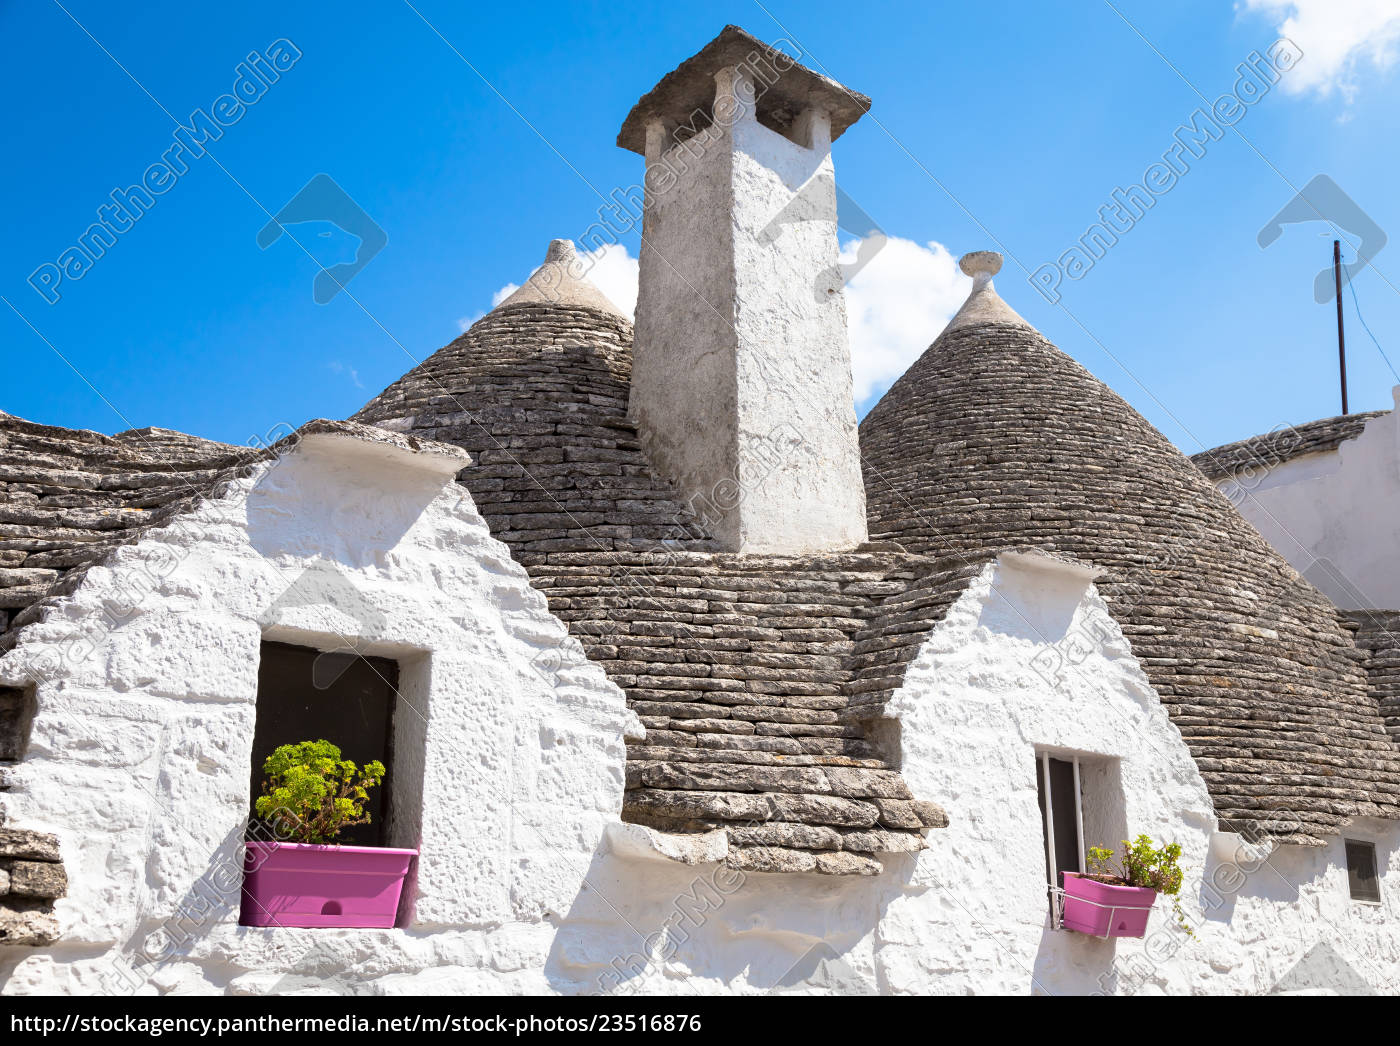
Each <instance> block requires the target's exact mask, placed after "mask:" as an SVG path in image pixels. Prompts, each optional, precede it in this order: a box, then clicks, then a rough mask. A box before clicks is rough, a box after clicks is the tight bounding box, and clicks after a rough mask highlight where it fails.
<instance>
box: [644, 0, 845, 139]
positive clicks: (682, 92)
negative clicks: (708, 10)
mask: <svg viewBox="0 0 1400 1046" xmlns="http://www.w3.org/2000/svg"><path fill="white" fill-rule="evenodd" d="M730 66H739V67H741V68H744V69H746V70H748V72H749V75H750V78H751V79H752V80H753V81H754V87H755V89H756V92H755V93H756V94H757V95H758V121H759V123H762V124H764V125H765V126H767V127H770V128H772V129H773V130H776V131H778V132H779V133H780V134H785V135H788V136H789V137H791V136H792V134H791V131H792V126H793V123H794V122H795V121H796V120H797V118H798V117H800V116H801V115H802V114H803V113H804V112H805V111H806V110H808V109H813V108H816V109H824V110H826V112H827V113H829V114H830V116H831V140H832V141H835V140H836V139H837V138H839V137H840V136H841V135H842V134H843V133H844V132H845V131H846V129H847V128H848V127H850V126H851V125H852V124H853V123H855V122H856V121H857V120H859V119H860V118H861V117H862V116H864V115H865V114H866V113H867V112H869V111H870V99H869V98H867V97H866V96H865V95H863V94H859V93H858V92H856V91H852V90H851V89H850V88H848V87H844V86H842V85H841V84H839V83H837V82H836V81H835V80H832V79H830V78H829V77H826V76H823V75H821V73H816V72H813V71H812V70H811V69H808V68H807V67H806V66H803V65H799V64H798V62H797V60H796V59H794V58H793V57H792V56H791V55H789V54H785V53H784V52H782V51H779V50H777V49H776V48H774V47H770V46H768V45H767V44H765V43H764V42H763V41H762V40H760V39H758V38H757V37H755V36H751V35H750V34H748V33H746V32H744V30H742V29H740V28H739V27H738V26H737V25H727V26H725V27H724V29H723V31H722V32H721V33H720V34H719V36H717V37H715V38H714V39H713V40H711V41H710V42H709V43H708V44H706V45H705V46H704V47H702V48H701V49H700V50H699V51H698V52H697V53H696V54H694V55H692V56H691V57H690V58H687V59H686V60H685V61H684V62H682V63H681V64H680V65H678V66H677V67H676V68H675V69H674V70H673V71H671V72H669V73H667V74H666V75H665V76H664V77H663V78H662V79H661V82H660V83H658V84H657V85H656V86H655V87H653V88H652V89H651V90H650V91H648V92H647V93H646V94H645V95H643V96H642V99H641V101H639V102H638V103H637V104H636V105H634V106H633V107H632V111H631V112H630V113H628V114H627V119H626V120H625V121H623V124H622V130H620V131H619V132H618V134H617V144H618V145H619V146H620V147H621V148H623V149H630V150H631V151H632V152H634V153H639V154H640V155H642V156H645V155H646V143H647V123H648V122H649V121H651V120H658V119H659V120H662V121H663V122H665V123H667V124H670V125H671V126H673V127H687V126H690V125H691V122H692V119H693V118H696V113H697V112H698V113H700V114H701V116H700V117H699V118H696V119H695V126H696V129H697V130H700V129H703V127H704V126H708V124H709V122H710V119H711V117H710V113H711V110H712V109H713V107H714V101H715V73H717V72H719V71H720V70H721V69H725V68H728V67H730Z"/></svg>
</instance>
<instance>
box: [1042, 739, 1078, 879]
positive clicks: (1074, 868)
mask: <svg viewBox="0 0 1400 1046" xmlns="http://www.w3.org/2000/svg"><path fill="white" fill-rule="evenodd" d="M1035 769H1036V774H1035V779H1036V791H1037V793H1038V798H1039V800H1040V823H1041V827H1042V828H1043V829H1044V832H1045V881H1046V884H1047V885H1049V886H1052V887H1060V886H1063V885H1064V878H1063V873H1065V872H1082V871H1083V870H1084V864H1083V860H1084V840H1083V839H1082V838H1081V837H1082V835H1083V830H1082V828H1081V825H1080V818H1081V808H1080V798H1079V765H1078V760H1077V759H1074V760H1067V759H1056V758H1055V757H1054V756H1050V755H1045V754H1041V755H1039V756H1037V758H1036V767H1035Z"/></svg>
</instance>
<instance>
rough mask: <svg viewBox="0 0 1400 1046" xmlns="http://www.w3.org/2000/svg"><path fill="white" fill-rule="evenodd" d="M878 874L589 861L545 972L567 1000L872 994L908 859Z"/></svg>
mask: <svg viewBox="0 0 1400 1046" xmlns="http://www.w3.org/2000/svg"><path fill="white" fill-rule="evenodd" d="M883 860H884V863H885V872H884V873H883V874H882V875H879V876H872V877H862V876H824V875H816V874H791V873H765V872H744V871H738V870H735V869H731V868H728V867H726V866H725V865H723V864H721V863H706V864H697V865H684V864H681V863H679V862H675V861H669V860H665V859H660V858H658V859H657V860H655V861H647V860H635V859H632V858H622V857H619V856H617V855H614V854H612V853H610V852H608V851H607V843H606V842H604V844H603V847H601V848H600V849H599V851H597V852H596V853H595V854H594V856H593V859H592V861H591V862H590V864H589V867H588V870H587V872H586V873H585V875H584V877H583V883H582V884H581V886H580V889H579V891H578V893H577V895H576V896H575V897H574V899H573V902H572V904H571V905H570V907H569V911H568V913H567V915H565V916H564V918H563V920H562V922H561V923H560V925H559V927H558V929H557V930H556V932H555V935H554V940H553V942H552V945H551V947H550V951H549V956H548V959H547V960H546V963H545V976H546V978H547V979H548V982H549V984H550V986H551V987H552V988H554V989H555V990H556V991H559V992H562V993H564V994H569V995H603V996H613V995H615V996H620V997H625V996H629V995H642V994H655V993H670V994H708V993H711V992H715V991H719V990H722V989H725V990H731V991H738V992H742V993H747V994H764V993H767V994H799V995H802V994H822V995H825V994H840V995H875V994H881V993H883V992H885V991H887V990H888V986H887V984H886V979H885V976H884V972H883V969H882V968H881V965H880V963H879V962H878V961H877V956H876V954H875V951H874V943H873V942H874V937H875V934H874V931H875V930H876V928H877V927H878V926H879V925H880V923H881V921H882V920H883V919H884V917H885V914H886V911H887V909H888V907H889V905H890V903H891V902H892V901H894V900H895V899H897V898H899V897H901V896H904V895H906V894H908V893H909V892H910V891H911V890H917V889H919V888H918V887H911V885H910V879H911V876H912V874H913V871H914V859H913V856H912V855H909V854H890V855H886V856H885V857H884V858H883Z"/></svg>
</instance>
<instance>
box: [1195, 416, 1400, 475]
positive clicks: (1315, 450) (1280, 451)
mask: <svg viewBox="0 0 1400 1046" xmlns="http://www.w3.org/2000/svg"><path fill="white" fill-rule="evenodd" d="M1389 413H1390V411H1388V410H1372V411H1365V412H1363V413H1361V414H1339V415H1337V416H1336V417H1334V418H1319V419H1318V420H1316V421H1309V422H1306V423H1304V424H1302V425H1283V426H1280V427H1279V428H1276V429H1273V430H1272V431H1270V432H1265V433H1263V434H1261V435H1258V436H1251V437H1250V438H1249V439H1242V440H1237V441H1235V442H1234V443H1226V444H1223V445H1221V446H1219V447H1213V448H1211V449H1210V450H1203V451H1201V452H1200V453H1199V454H1192V455H1191V461H1192V462H1194V463H1195V465H1196V467H1197V468H1199V469H1200V470H1201V471H1202V472H1204V473H1205V474H1206V475H1207V476H1208V477H1209V478H1211V479H1212V480H1217V481H1218V480H1222V479H1226V478H1237V477H1240V476H1241V474H1253V473H1257V472H1259V471H1267V470H1269V469H1271V468H1275V467H1277V466H1279V465H1282V464H1283V463H1284V462H1287V461H1292V460H1293V459H1295V458H1301V457H1303V456H1304V455H1307V454H1320V453H1323V452H1324V451H1329V450H1335V449H1336V448H1337V447H1339V446H1341V445H1342V444H1343V443H1345V442H1346V441H1347V440H1353V439H1356V438H1357V437H1358V436H1360V435H1361V433H1362V432H1363V431H1364V430H1365V428H1366V423H1367V422H1368V421H1370V420H1371V419H1372V418H1379V417H1380V416H1381V415H1383V414H1389Z"/></svg>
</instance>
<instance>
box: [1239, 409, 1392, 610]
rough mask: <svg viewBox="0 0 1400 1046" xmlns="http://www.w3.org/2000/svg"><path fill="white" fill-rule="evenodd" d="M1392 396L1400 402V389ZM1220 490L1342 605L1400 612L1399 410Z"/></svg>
mask: <svg viewBox="0 0 1400 1046" xmlns="http://www.w3.org/2000/svg"><path fill="white" fill-rule="evenodd" d="M1392 395H1393V397H1394V398H1395V401H1396V403H1397V405H1400V386H1397V387H1396V388H1395V389H1394V390H1392ZM1217 485H1218V486H1219V487H1220V489H1221V491H1222V492H1223V493H1224V494H1225V495H1226V496H1227V497H1229V498H1230V500H1231V501H1232V502H1234V504H1235V505H1236V507H1237V508H1239V510H1240V513H1241V514H1242V515H1243V516H1244V518H1245V519H1247V520H1249V522H1250V523H1252V524H1254V527H1255V529H1257V530H1258V531H1259V533H1260V534H1262V535H1263V536H1264V538H1265V540H1267V541H1268V542H1269V544H1271V545H1273V546H1274V548H1276V549H1278V551H1279V552H1280V553H1281V554H1282V555H1283V557H1284V558H1285V559H1287V560H1288V562H1289V563H1291V564H1292V565H1293V567H1294V569H1296V570H1297V571H1298V572H1299V573H1300V574H1303V575H1304V576H1305V577H1306V578H1307V579H1308V580H1309V581H1311V582H1312V583H1313V584H1314V585H1315V586H1317V587H1318V588H1319V589H1321V590H1322V593H1323V595H1325V596H1327V598H1328V599H1330V600H1332V602H1334V603H1335V604H1336V605H1337V606H1339V607H1343V608H1345V609H1352V610H1355V609H1373V608H1380V609H1386V610H1392V609H1400V410H1392V411H1391V412H1390V413H1389V414H1383V415H1381V416H1380V417H1376V418H1372V419H1371V420H1370V421H1368V422H1366V428H1365V430H1364V431H1363V432H1362V433H1361V435H1360V436H1358V437H1357V438H1356V439H1354V440H1348V441H1347V442H1345V443H1343V444H1341V445H1340V446H1338V447H1337V448H1336V449H1334V450H1330V451H1326V452H1325V453H1321V454H1308V455H1306V456H1304V457H1301V458H1295V459H1293V460H1292V461H1285V462H1283V463H1282V464H1280V465H1277V466H1275V467H1274V468H1271V469H1268V470H1267V471H1266V472H1263V473H1262V474H1260V475H1257V476H1248V475H1247V476H1244V477H1242V478H1240V479H1238V480H1235V479H1227V480H1223V481H1221V482H1220V483H1219V484H1217Z"/></svg>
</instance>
